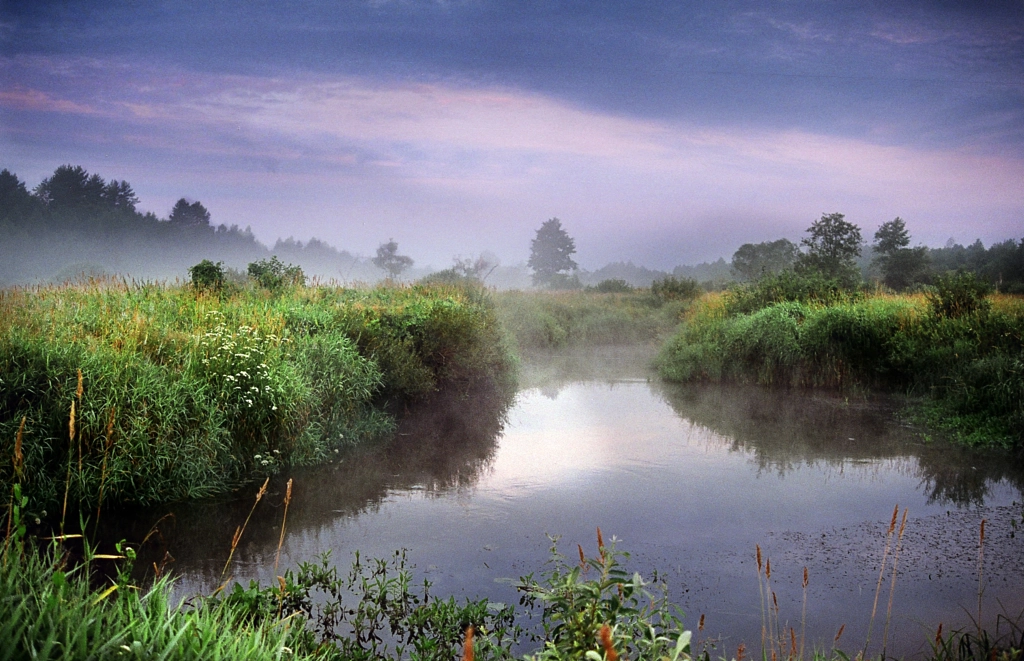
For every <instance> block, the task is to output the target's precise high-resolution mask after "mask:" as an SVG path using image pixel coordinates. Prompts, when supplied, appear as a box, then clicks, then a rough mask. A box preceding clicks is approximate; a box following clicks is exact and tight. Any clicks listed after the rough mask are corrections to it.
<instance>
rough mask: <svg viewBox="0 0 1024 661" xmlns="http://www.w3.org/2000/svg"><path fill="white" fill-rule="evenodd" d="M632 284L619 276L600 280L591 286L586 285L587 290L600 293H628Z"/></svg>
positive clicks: (631, 289)
mask: <svg viewBox="0 0 1024 661" xmlns="http://www.w3.org/2000/svg"><path fill="white" fill-rule="evenodd" d="M633 289H634V288H633V286H632V285H630V284H629V283H628V282H626V281H625V280H623V279H621V278H612V279H609V280H602V281H601V282H599V283H597V284H596V285H594V286H593V287H587V291H596V292H599V293H601V294H629V293H631V292H632V291H633Z"/></svg>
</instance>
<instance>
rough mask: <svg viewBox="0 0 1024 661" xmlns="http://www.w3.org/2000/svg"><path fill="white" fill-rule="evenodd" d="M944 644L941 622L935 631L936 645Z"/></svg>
mask: <svg viewBox="0 0 1024 661" xmlns="http://www.w3.org/2000/svg"><path fill="white" fill-rule="evenodd" d="M940 645H942V622H939V628H938V629H937V630H936V631H935V646H936V647H938V646H940Z"/></svg>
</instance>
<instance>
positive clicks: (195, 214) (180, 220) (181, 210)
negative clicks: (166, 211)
mask: <svg viewBox="0 0 1024 661" xmlns="http://www.w3.org/2000/svg"><path fill="white" fill-rule="evenodd" d="M167 220H169V221H170V222H172V223H174V224H175V225H180V226H182V227H200V226H206V225H209V224H210V212H209V211H207V210H206V207H204V206H203V205H202V203H201V202H198V201H196V202H192V203H189V201H188V200H186V199H185V198H181V199H180V200H178V201H177V202H175V203H174V208H173V209H171V215H170V216H169V217H168V219H167Z"/></svg>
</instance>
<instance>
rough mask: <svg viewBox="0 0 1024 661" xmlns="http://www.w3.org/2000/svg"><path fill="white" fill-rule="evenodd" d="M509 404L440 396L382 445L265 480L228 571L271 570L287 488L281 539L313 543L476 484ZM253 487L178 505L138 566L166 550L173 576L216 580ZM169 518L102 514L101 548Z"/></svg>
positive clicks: (492, 395) (492, 397)
mask: <svg viewBox="0 0 1024 661" xmlns="http://www.w3.org/2000/svg"><path fill="white" fill-rule="evenodd" d="M512 399H513V395H512V394H511V393H500V392H496V391H493V390H492V391H485V392H476V393H473V394H470V395H465V394H461V393H452V392H439V393H435V395H434V396H432V397H431V398H429V399H428V400H427V401H424V402H422V403H421V404H419V405H417V406H416V407H414V408H412V409H411V410H410V411H409V412H408V413H407V414H406V415H405V416H403V418H402V420H401V421H400V422H399V426H398V431H397V433H396V434H395V436H394V437H393V438H392V439H391V440H390V441H388V442H384V443H380V444H377V445H375V446H373V447H366V448H360V449H356V450H352V451H349V452H347V453H343V454H341V455H339V458H338V460H337V461H335V462H332V463H330V464H328V465H325V466H319V467H316V468H310V469H300V470H296V471H292V472H291V473H290V474H289V475H287V476H285V475H282V476H278V477H277V478H275V479H273V480H271V486H270V488H269V490H268V493H267V495H266V496H265V497H264V499H263V500H262V501H261V502H260V504H259V506H258V507H257V508H256V511H255V512H254V514H253V516H252V520H251V521H250V522H249V524H248V527H247V528H246V530H245V536H244V538H243V540H242V543H241V545H240V546H239V549H238V551H237V552H236V554H235V563H255V564H265V563H266V562H267V559H268V558H269V562H270V563H271V564H272V563H273V556H274V553H275V551H276V549H277V542H278V535H279V533H280V528H279V527H278V526H279V525H280V521H281V514H282V511H281V502H282V500H283V498H284V486H285V482H286V481H287V478H288V477H292V478H293V479H294V490H293V496H292V502H291V505H290V507H289V510H288V535H289V536H292V535H307V534H312V535H318V534H319V533H320V532H321V531H322V530H324V529H326V528H329V527H331V526H332V525H334V524H335V522H336V521H337V520H338V519H339V518H342V517H350V516H354V515H356V514H359V513H361V512H366V511H375V510H377V509H379V507H380V505H381V503H382V502H384V500H385V499H386V498H387V497H388V495H389V493H391V492H393V491H395V490H399V491H407V490H417V491H419V490H422V491H424V492H426V493H427V494H441V493H445V492H448V491H451V490H457V489H463V488H468V487H471V486H472V485H474V484H475V483H476V482H477V481H478V480H479V478H480V475H481V474H482V473H483V471H485V470H486V469H487V467H488V466H489V465H490V463H491V461H492V460H493V457H494V454H495V451H496V449H497V443H496V441H497V438H498V435H499V434H500V433H501V432H502V430H503V429H504V426H505V422H506V418H507V414H508V409H509V406H510V405H511V402H512ZM258 486H259V485H250V486H249V487H246V488H244V489H242V490H241V491H239V492H238V495H237V497H236V498H234V499H232V500H230V501H226V502H218V503H192V504H182V505H180V506H178V507H175V508H173V510H172V512H170V513H171V514H172V516H171V517H168V518H164V519H163V520H162V521H160V523H159V529H160V534H159V535H155V536H153V537H152V540H151V541H150V542H149V543H148V544H147V545H146V548H144V549H143V550H142V554H141V555H140V562H139V563H138V565H137V566H138V567H149V566H150V564H151V563H152V562H159V560H160V559H161V557H162V556H163V554H164V550H165V549H166V550H169V551H170V553H171V555H173V556H175V558H176V563H175V565H174V566H176V567H177V568H178V569H179V570H185V569H186V568H187V570H188V571H189V572H190V573H191V574H192V575H198V576H200V577H202V579H203V580H208V581H215V580H216V578H217V576H219V574H220V571H221V568H222V567H223V563H224V560H225V559H226V558H227V554H228V550H229V549H230V545H231V537H232V534H233V533H234V531H235V528H236V526H238V525H240V524H241V523H242V522H243V521H244V520H245V518H246V516H247V515H248V513H249V510H250V508H251V507H252V504H253V500H254V495H255V493H256V491H257V488H258ZM166 514H168V512H167V510H161V511H141V512H140V511H133V512H121V513H112V512H105V513H104V520H103V522H102V523H103V527H102V528H101V530H100V531H98V534H97V539H100V540H117V539H127V540H130V541H131V540H136V541H137V540H142V539H143V538H144V537H146V534H147V532H148V531H149V530H150V528H151V527H152V526H153V524H154V522H157V521H158V520H160V519H161V517H164V516H165V515H166Z"/></svg>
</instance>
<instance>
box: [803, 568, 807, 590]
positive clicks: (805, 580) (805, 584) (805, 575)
mask: <svg viewBox="0 0 1024 661" xmlns="http://www.w3.org/2000/svg"><path fill="white" fill-rule="evenodd" d="M803 587H805V588H806V587H807V567H804V585H803Z"/></svg>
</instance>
